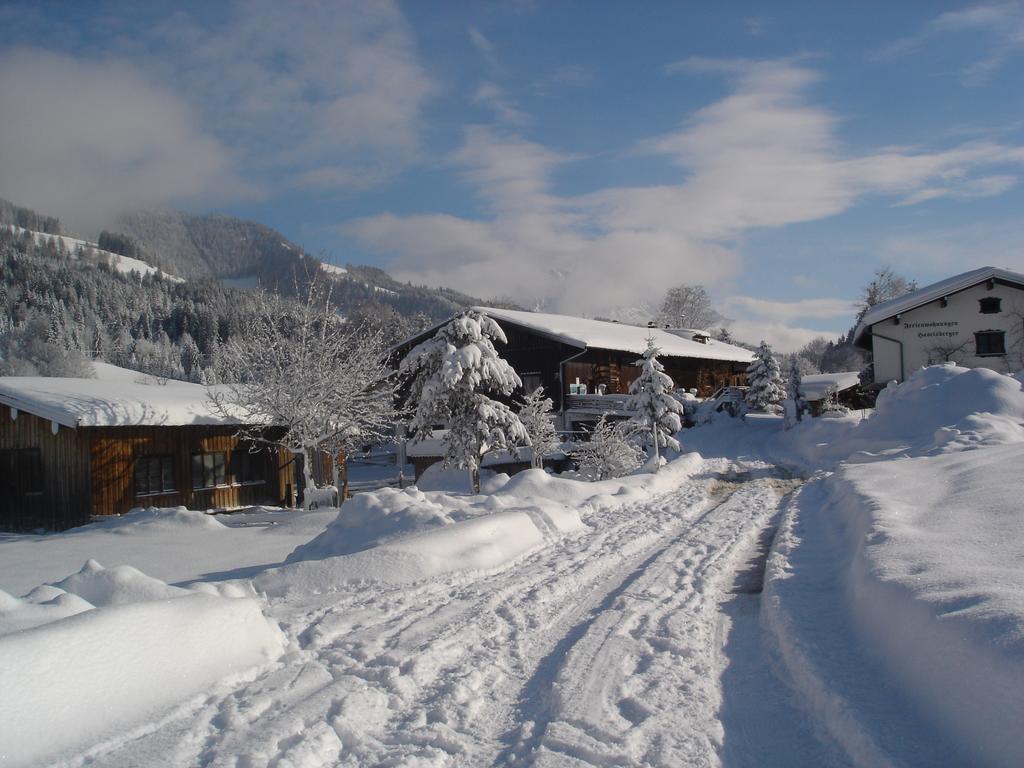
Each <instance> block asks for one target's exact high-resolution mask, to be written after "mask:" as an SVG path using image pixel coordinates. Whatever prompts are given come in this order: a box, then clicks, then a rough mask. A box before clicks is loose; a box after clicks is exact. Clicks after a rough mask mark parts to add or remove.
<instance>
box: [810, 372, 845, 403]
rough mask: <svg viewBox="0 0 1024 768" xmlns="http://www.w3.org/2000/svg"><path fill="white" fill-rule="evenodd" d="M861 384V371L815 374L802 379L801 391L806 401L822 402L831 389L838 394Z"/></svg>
mask: <svg viewBox="0 0 1024 768" xmlns="http://www.w3.org/2000/svg"><path fill="white" fill-rule="evenodd" d="M859 383H860V371H841V372H839V373H814V374H808V375H807V376H802V377H801V378H800V391H801V392H803V394H804V399H805V400H821V399H823V398H824V397H825V393H826V392H827V391H828V388H829V387H835V388H836V392H842V391H843V390H844V389H849V388H850V387H855V386H857V385H858V384H859Z"/></svg>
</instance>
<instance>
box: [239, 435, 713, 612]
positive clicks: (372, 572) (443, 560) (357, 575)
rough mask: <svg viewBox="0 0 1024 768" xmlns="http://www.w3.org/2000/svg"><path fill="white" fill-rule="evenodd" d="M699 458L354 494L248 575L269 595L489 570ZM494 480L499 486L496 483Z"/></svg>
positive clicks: (687, 469) (658, 488)
mask: <svg viewBox="0 0 1024 768" xmlns="http://www.w3.org/2000/svg"><path fill="white" fill-rule="evenodd" d="M698 464H699V457H697V456H696V455H693V454H690V455H687V456H682V457H680V458H678V459H676V460H675V461H673V462H670V463H669V464H668V465H667V466H666V467H664V468H663V469H662V470H661V471H660V472H659V473H658V474H657V475H650V474H639V475H634V476H632V477H627V478H618V479H615V480H605V481H601V482H596V483H591V482H586V481H581V480H575V479H570V478H560V477H555V476H552V475H549V474H547V473H546V472H544V471H542V470H539V469H529V470H525V471H523V472H520V473H519V474H517V475H516V476H515V477H513V478H512V479H508V476H507V475H496V476H494V477H493V478H492V488H491V489H488V490H489V491H491V492H490V493H489V494H488V495H481V496H473V495H470V494H455V493H446V492H429V493H425V492H423V491H421V490H419V489H418V488H416V487H415V486H413V487H410V488H406V489H405V490H402V491H398V490H394V489H383V490H381V491H377V492H374V493H365V494H360V495H359V496H356V497H355V498H353V499H352V500H350V501H348V502H346V503H345V504H344V505H342V507H341V510H340V511H339V513H338V517H337V519H336V520H335V521H334V522H333V523H332V524H331V525H329V526H328V527H327V529H326V530H325V531H324V532H323V533H322V534H321V535H320V536H318V537H317V538H315V539H313V540H312V541H311V542H309V544H307V545H305V546H301V547H298V548H297V549H296V550H295V552H293V553H292V554H291V555H290V556H289V557H288V564H287V565H285V566H283V567H281V568H277V569H273V570H270V571H267V572H265V573H263V574H261V575H260V576H258V577H257V578H256V579H255V580H254V582H253V583H254V585H255V586H256V588H257V589H258V590H259V591H261V592H265V593H267V594H268V595H272V596H281V595H286V594H288V593H291V592H303V591H311V592H322V591H330V590H332V589H337V588H338V587H340V586H341V585H343V584H346V583H359V582H364V581H376V582H382V583H388V584H407V583H415V582H419V581H423V580H424V579H428V578H432V577H436V576H441V575H445V574H450V573H457V572H473V571H494V570H497V569H500V568H503V567H505V566H507V565H508V564H509V563H511V562H513V561H515V560H517V559H519V558H521V557H523V556H525V555H527V554H529V553H530V552H532V551H534V550H536V549H538V548H540V547H543V546H545V545H547V544H548V543H550V542H551V541H553V540H555V539H557V538H560V537H563V536H568V535H573V534H577V533H579V532H581V531H582V530H585V526H584V522H583V518H585V516H586V515H587V514H588V513H589V512H590V511H591V510H593V509H594V508H596V507H604V508H607V507H619V506H622V505H624V504H629V503H634V502H637V501H642V500H644V499H648V498H650V497H651V496H652V495H654V494H655V493H659V492H663V491H665V490H668V489H669V488H672V487H674V486H676V485H678V484H679V483H680V482H682V481H683V480H685V479H686V478H687V477H689V476H690V475H691V474H692V473H693V472H694V471H695V470H696V467H697V466H698ZM499 483H500V484H501V486H500V487H498V484H499Z"/></svg>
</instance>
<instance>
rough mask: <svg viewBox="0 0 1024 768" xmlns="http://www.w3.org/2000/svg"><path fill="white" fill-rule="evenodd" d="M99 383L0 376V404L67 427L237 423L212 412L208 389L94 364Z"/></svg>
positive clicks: (81, 380) (40, 377)
mask: <svg viewBox="0 0 1024 768" xmlns="http://www.w3.org/2000/svg"><path fill="white" fill-rule="evenodd" d="M93 367H94V369H95V371H96V378H95V379H72V378H53V377H48V376H3V377H0V403H4V404H5V405H8V406H10V407H12V408H16V409H17V410H19V411H24V412H25V413H32V414H35V415H36V416H40V417H42V418H44V419H49V420H50V421H53V422H56V423H57V424H60V425H62V426H65V427H127V426H181V425H186V424H237V423H238V422H236V421H232V420H226V419H223V418H221V417H220V416H218V415H217V414H216V413H214V412H213V410H212V408H211V403H210V400H209V398H208V397H207V390H206V387H204V386H202V385H200V384H191V383H189V382H186V381H173V380H168V381H166V383H160V381H162V380H157V379H155V378H153V377H152V376H147V375H146V374H142V373H139V372H138V371H130V370H128V369H126V368H118V367H117V366H116V365H109V364H107V363H93Z"/></svg>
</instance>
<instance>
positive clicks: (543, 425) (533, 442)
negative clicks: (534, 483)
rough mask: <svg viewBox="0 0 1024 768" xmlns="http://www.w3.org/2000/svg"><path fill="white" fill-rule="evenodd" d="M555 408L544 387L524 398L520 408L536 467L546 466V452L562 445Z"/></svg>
mask: <svg viewBox="0 0 1024 768" xmlns="http://www.w3.org/2000/svg"><path fill="white" fill-rule="evenodd" d="M553 408H554V404H553V403H552V402H551V398H550V397H544V387H537V388H536V389H535V390H534V391H533V392H530V393H528V394H527V395H526V397H524V398H523V405H522V407H521V408H520V409H519V420H520V421H521V422H523V427H524V428H525V429H526V434H527V435H529V437H530V447H531V448H532V451H533V459H532V460H531V464H532V466H533V467H534V468H536V469H541V468H542V467H543V466H544V456H545V454H548V453H551V452H552V451H555V450H557V449H558V447H559V446H560V445H561V441H560V440H559V439H558V434H557V433H556V432H555V420H554V413H553Z"/></svg>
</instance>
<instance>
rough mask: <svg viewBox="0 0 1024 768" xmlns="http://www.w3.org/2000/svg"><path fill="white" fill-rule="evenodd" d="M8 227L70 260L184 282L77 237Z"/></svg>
mask: <svg viewBox="0 0 1024 768" xmlns="http://www.w3.org/2000/svg"><path fill="white" fill-rule="evenodd" d="M6 227H7V229H8V230H9V231H11V232H13V233H14V234H15V235H17V236H24V235H25V233H28V234H29V235H30V236H31V237H32V239H33V240H34V241H35V242H36V243H37V244H38V245H41V246H42V245H46V243H48V242H53V243H54V244H55V246H56V247H57V248H63V250H64V253H66V254H67V256H68V258H72V259H77V258H86V259H90V260H92V261H95V262H100V263H106V264H109V265H110V266H111V267H112V268H113V269H116V270H117V271H118V272H123V273H125V274H128V273H130V272H137V273H138V274H140V275H154V274H157V273H160V275H161V276H162V277H163V278H164V279H166V280H171V281H172V282H178V283H180V282H184V281H183V280H182V278H180V277H177V276H176V275H170V274H167V273H166V272H164V271H163V270H161V269H159V268H158V267H154V266H153V265H152V264H147V263H146V262H145V261H142V260H141V259H134V258H132V257H130V256H122V255H121V254H119V253H113V252H111V251H106V250H103V249H102V248H100V247H99V246H98V245H97V244H96V243H90V242H89V241H88V240H81V239H79V238H77V237H69V236H68V235H50V234H47V233H45V232H33V231H32V230H28V229H24V228H22V227H18V226H15V225H13V224H8V225H6Z"/></svg>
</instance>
